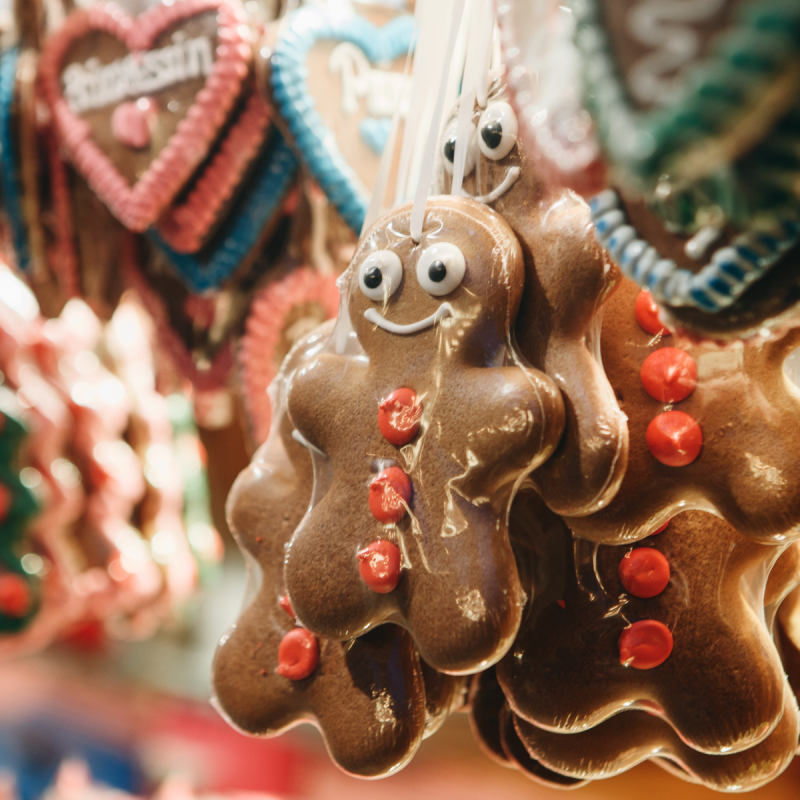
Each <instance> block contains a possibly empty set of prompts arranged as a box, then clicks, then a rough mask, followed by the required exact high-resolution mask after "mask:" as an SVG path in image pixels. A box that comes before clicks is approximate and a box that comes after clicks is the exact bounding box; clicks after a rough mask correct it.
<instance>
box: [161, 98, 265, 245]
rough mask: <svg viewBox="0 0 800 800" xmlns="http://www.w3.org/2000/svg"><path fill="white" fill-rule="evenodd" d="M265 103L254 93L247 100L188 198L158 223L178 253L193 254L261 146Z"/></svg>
mask: <svg viewBox="0 0 800 800" xmlns="http://www.w3.org/2000/svg"><path fill="white" fill-rule="evenodd" d="M271 116H272V115H271V113H270V108H269V106H268V105H267V103H266V101H265V100H264V99H263V98H262V97H261V96H260V95H259V94H258V92H255V93H254V94H252V95H251V96H250V98H249V99H248V100H247V103H246V105H245V107H244V109H243V110H242V113H241V115H240V117H239V119H238V120H237V121H236V123H235V124H234V125H233V127H232V128H231V130H230V132H229V133H228V135H227V136H226V137H225V141H224V142H223V143H222V145H221V146H220V149H219V152H218V153H217V154H216V155H215V156H214V157H213V158H212V159H211V163H210V164H209V165H208V167H206V169H205V170H204V171H203V174H202V175H201V176H200V178H199V179H198V181H197V184H196V185H195V186H194V188H193V189H192V191H191V192H190V193H189V197H188V198H187V199H186V200H185V201H184V202H183V203H181V205H179V206H175V207H173V208H170V209H169V210H168V211H167V212H166V213H165V214H164V216H163V217H162V218H161V220H160V221H159V223H158V232H159V234H160V236H161V238H162V239H163V240H164V241H165V242H166V243H167V244H168V245H169V246H170V247H171V248H172V249H173V250H175V251H176V252H178V253H196V252H197V251H198V250H199V249H200V248H201V247H202V245H203V237H204V236H205V235H206V233H207V232H208V230H209V228H210V227H211V226H212V225H213V224H214V222H215V220H216V219H217V215H218V214H219V211H220V209H221V208H222V207H223V205H224V204H225V203H226V202H227V201H228V200H229V199H230V197H231V196H232V195H233V192H234V190H235V189H236V187H237V185H238V183H239V181H240V179H241V178H242V176H243V175H244V173H245V171H246V170H247V167H248V166H249V165H250V164H251V163H252V161H253V159H254V158H255V157H256V156H257V155H258V151H259V148H260V147H261V145H262V144H263V143H264V140H265V139H266V136H267V131H268V129H269V123H270V119H271Z"/></svg>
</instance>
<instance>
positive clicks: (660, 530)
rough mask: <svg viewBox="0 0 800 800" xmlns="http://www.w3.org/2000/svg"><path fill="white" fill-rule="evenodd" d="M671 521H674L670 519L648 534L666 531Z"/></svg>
mask: <svg viewBox="0 0 800 800" xmlns="http://www.w3.org/2000/svg"><path fill="white" fill-rule="evenodd" d="M670 522H672V520H671V519H668V520H667V521H666V522H665V523H664V524H663V525H662V526H661V527H660V528H656V529H655V530H654V531H653V532H652V533H650V534H648V536H658V534H659V533H664V531H665V530H666V529H667V528H669V524H670Z"/></svg>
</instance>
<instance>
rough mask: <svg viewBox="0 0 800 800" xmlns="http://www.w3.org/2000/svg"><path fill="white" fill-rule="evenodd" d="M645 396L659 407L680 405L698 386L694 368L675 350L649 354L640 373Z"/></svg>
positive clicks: (694, 365)
mask: <svg viewBox="0 0 800 800" xmlns="http://www.w3.org/2000/svg"><path fill="white" fill-rule="evenodd" d="M641 378H642V384H643V386H644V388H645V391H646V392H647V394H649V395H650V396H651V397H654V398H655V399H656V400H659V401H660V402H662V403H680V401H681V400H685V399H686V398H687V397H688V396H689V395H690V394H691V393H692V392H693V391H694V387H695V386H697V364H695V363H694V359H693V358H692V357H691V356H690V355H689V354H688V353H687V352H686V351H685V350H679V349H678V348H677V347H662V348H661V349H660V350H656V351H655V353H650V355H649V356H647V358H646V359H645V360H644V364H642V371H641Z"/></svg>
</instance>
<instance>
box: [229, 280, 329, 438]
mask: <svg viewBox="0 0 800 800" xmlns="http://www.w3.org/2000/svg"><path fill="white" fill-rule="evenodd" d="M305 303H313V304H316V305H319V306H321V307H322V308H323V309H324V310H325V313H326V315H327V318H328V319H333V318H334V317H335V316H336V311H337V309H338V307H339V290H338V289H337V288H336V278H335V277H334V276H333V275H322V274H320V273H319V272H317V271H316V270H313V269H311V268H310V267H301V268H300V269H296V270H294V271H293V272H290V273H289V274H288V275H287V276H286V277H285V278H283V280H280V281H276V282H275V283H271V284H270V285H269V286H267V287H266V288H264V289H263V290H262V291H261V292H260V293H259V294H258V295H257V296H256V298H255V299H254V300H253V302H252V304H251V306H250V313H249V314H248V317H247V322H246V323H245V334H244V336H243V337H242V340H241V344H240V347H239V363H240V364H241V367H242V389H243V392H244V399H245V407H246V408H247V412H248V414H249V416H250V422H251V424H252V426H253V432H254V434H255V438H256V440H257V441H258V442H264V441H266V439H267V436H268V435H269V424H270V418H271V410H270V404H269V397H268V396H267V387H268V386H269V385H270V383H272V379H273V378H274V377H275V375H276V374H277V372H278V369H279V368H280V363H279V361H278V356H277V355H276V353H275V351H276V349H277V348H278V346H279V345H280V343H281V340H282V337H283V333H284V329H285V324H286V320H287V319H288V318H289V315H290V314H291V312H292V310H293V309H295V308H296V307H297V306H299V305H303V304H305Z"/></svg>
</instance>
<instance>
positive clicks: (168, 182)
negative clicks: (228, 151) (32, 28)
mask: <svg viewBox="0 0 800 800" xmlns="http://www.w3.org/2000/svg"><path fill="white" fill-rule="evenodd" d="M244 23H245V17H244V13H243V11H242V9H241V6H240V5H239V3H238V2H237V0H174V2H172V3H170V4H169V5H167V4H164V5H161V4H159V5H156V6H153V7H151V8H149V9H148V10H147V11H145V12H144V13H142V14H141V15H140V16H138V17H136V18H133V17H131V16H129V15H128V14H127V13H126V12H125V11H124V10H123V9H121V8H119V7H118V6H115V5H112V4H101V5H97V6H92V7H91V8H88V9H81V10H78V11H76V12H75V13H73V14H71V15H70V16H69V17H68V18H67V20H66V22H65V23H64V25H63V26H62V27H61V28H60V29H59V30H58V31H57V32H56V33H55V34H53V35H52V36H51V37H50V38H49V39H48V41H47V42H46V43H45V47H44V49H43V51H42V58H41V62H40V80H41V85H42V90H43V94H44V97H45V99H46V100H47V102H48V104H49V106H50V110H51V112H52V115H53V119H54V122H55V127H56V130H57V132H58V135H59V137H60V139H61V142H62V144H63V146H64V147H65V148H66V150H67V152H68V154H69V157H70V158H71V160H72V161H73V162H74V163H75V165H76V167H77V168H78V169H79V170H80V171H81V173H82V174H83V175H84V177H85V178H86V180H87V182H88V183H89V185H90V186H91V187H92V189H93V190H94V191H95V192H96V193H97V195H98V196H99V197H100V198H102V200H103V201H104V202H105V203H106V204H107V205H108V207H109V208H110V209H111V210H112V211H113V213H114V214H115V216H117V217H118V218H119V219H120V221H122V222H123V223H124V224H125V225H126V226H127V227H128V228H130V229H131V230H135V231H143V230H145V229H146V228H148V227H149V226H150V225H152V224H153V223H154V222H155V220H156V219H157V218H158V216H159V214H160V213H161V212H162V211H163V210H164V209H165V208H166V207H167V206H168V205H169V203H170V202H171V201H172V200H173V198H174V197H175V195H176V194H177V193H178V191H179V190H180V189H181V188H182V187H183V186H184V184H185V183H186V181H187V180H188V179H189V178H190V177H191V175H192V173H193V172H194V171H195V169H196V168H197V166H198V165H199V164H200V163H201V162H202V161H203V159H204V158H205V157H206V156H207V155H208V152H209V150H210V148H211V145H212V143H213V142H214V140H215V138H216V137H217V135H218V133H219V131H220V129H221V128H222V126H223V125H224V124H225V122H226V121H227V119H228V115H229V112H230V111H231V109H232V108H233V106H234V104H235V101H236V99H237V97H238V96H239V95H240V93H241V89H242V82H243V80H244V79H245V77H246V76H247V75H248V73H249V69H250V62H251V60H252V52H251V49H250V45H249V43H248V37H249V33H248V30H249V29H248V28H247V26H246V25H245V24H244Z"/></svg>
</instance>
